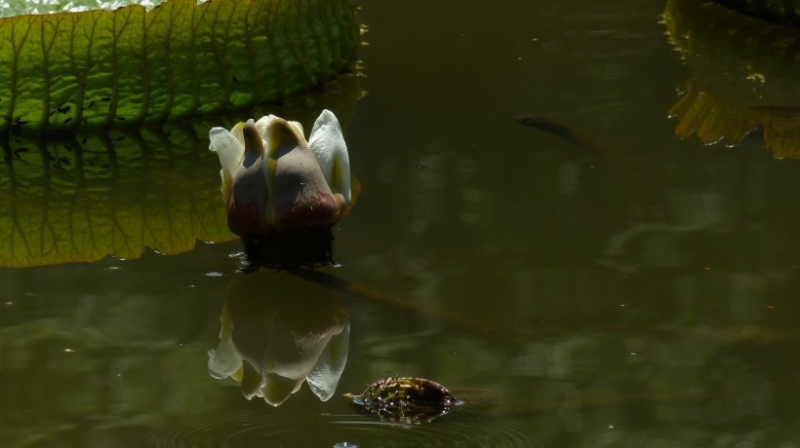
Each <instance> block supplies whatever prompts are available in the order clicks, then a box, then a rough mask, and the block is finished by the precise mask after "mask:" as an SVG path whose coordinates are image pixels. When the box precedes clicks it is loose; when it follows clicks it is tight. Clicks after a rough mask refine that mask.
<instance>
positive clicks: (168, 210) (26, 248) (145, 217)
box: [0, 75, 363, 267]
mask: <svg viewBox="0 0 800 448" xmlns="http://www.w3.org/2000/svg"><path fill="white" fill-rule="evenodd" d="M360 82H361V81H360V78H359V77H357V76H347V75H342V76H340V77H338V78H337V79H336V80H335V81H332V82H329V83H326V84H325V86H324V87H323V90H322V91H320V92H316V93H313V94H309V95H306V96H303V97H301V98H294V99H290V100H287V101H285V102H284V104H283V105H281V106H280V107H278V106H270V110H271V111H273V112H275V113H280V114H283V115H287V116H291V117H293V118H294V119H296V120H298V121H299V122H301V123H303V124H304V125H306V126H308V125H310V124H312V123H313V120H314V118H315V117H316V116H317V115H318V114H319V111H320V110H321V109H331V110H333V111H335V113H336V115H337V116H338V117H339V118H340V119H341V120H342V122H343V123H347V121H348V120H349V117H350V116H351V115H352V113H353V110H354V109H355V104H356V102H357V101H358V99H359V98H361V96H362V95H363V91H362V89H361V85H360ZM262 113H263V111H261V110H259V109H254V110H252V111H247V112H240V113H237V114H236V115H234V116H228V115H219V116H211V115H209V116H208V117H206V118H203V119H197V120H195V121H194V122H193V123H172V124H169V125H165V126H164V127H163V128H142V129H136V130H134V129H131V130H126V131H108V132H98V133H93V134H86V135H77V136H74V137H73V136H70V137H63V136H62V137H58V136H49V137H48V139H46V140H42V139H33V138H25V137H20V136H14V135H6V136H3V137H2V138H0V151H1V152H2V156H3V157H2V160H0V267H26V266H37V265H44V264H61V263H69V262H76V261H82V262H89V261H97V260H101V259H102V258H104V257H106V256H108V255H113V256H116V257H120V258H125V259H132V258H138V257H140V256H141V255H142V253H144V251H145V250H146V249H147V248H150V249H152V250H154V251H157V252H159V253H164V254H177V253H181V252H187V251H189V250H192V249H193V248H194V247H195V245H196V243H197V241H198V240H200V241H207V242H225V241H231V240H233V239H234V238H235V236H234V235H233V234H231V232H230V231H229V230H228V229H227V225H226V222H225V219H226V218H225V208H224V205H223V203H222V201H221V200H220V197H219V186H218V185H219V184H218V183H217V182H216V181H215V179H218V177H217V176H218V175H217V174H216V170H217V169H218V167H219V162H218V161H217V157H216V156H215V155H214V154H213V153H211V152H209V151H207V150H206V148H208V139H207V134H208V129H210V128H211V127H212V126H213V125H215V124H225V125H226V126H227V125H230V124H231V123H235V122H236V121H239V120H240V119H241V117H242V115H244V116H247V114H250V115H258V116H260V115H261V114H262Z"/></svg>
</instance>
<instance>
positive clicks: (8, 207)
mask: <svg viewBox="0 0 800 448" xmlns="http://www.w3.org/2000/svg"><path fill="white" fill-rule="evenodd" d="M202 141H203V140H202V139H201V138H200V137H199V136H198V135H197V134H195V133H194V132H193V130H192V129H174V130H172V131H171V132H170V134H169V135H167V134H166V133H158V134H155V133H153V134H139V133H135V134H108V135H103V136H93V137H89V138H86V139H83V140H81V141H77V140H68V141H64V142H59V143H55V142H53V143H42V142H35V141H30V140H23V139H13V138H12V139H11V140H10V141H5V142H3V143H4V152H5V155H6V160H7V162H6V163H5V164H4V165H0V167H2V171H0V229H2V236H0V265H2V266H31V265H39V264H54V263H64V262H69V261H94V260H99V259H101V258H103V257H105V256H107V255H110V254H113V255H116V256H118V257H122V258H136V257H139V256H140V255H141V254H142V252H143V251H144V249H145V248H146V247H150V248H152V249H155V250H157V251H159V252H163V253H168V254H173V253H179V252H185V251H188V250H190V249H192V248H193V247H194V245H195V243H196V241H197V240H198V239H200V240H205V241H226V240H230V239H232V235H231V234H230V233H229V232H228V230H227V226H226V224H225V213H224V210H223V209H222V207H221V206H220V201H219V193H218V191H217V188H215V187H216V182H215V181H216V179H215V173H214V168H215V165H216V160H215V158H214V157H213V155H211V156H209V155H207V154H205V152H202V151H198V150H197V147H198V146H201V145H202Z"/></svg>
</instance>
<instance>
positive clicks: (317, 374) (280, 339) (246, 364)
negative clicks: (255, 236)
mask: <svg viewBox="0 0 800 448" xmlns="http://www.w3.org/2000/svg"><path fill="white" fill-rule="evenodd" d="M220 322H221V329H220V334H219V336H220V342H219V345H218V346H217V348H216V350H210V351H209V360H208V372H209V374H210V375H211V376H212V377H214V378H218V379H224V378H227V377H231V378H234V379H235V380H237V381H240V382H241V389H242V393H243V394H244V396H245V397H246V398H247V399H248V400H249V399H251V398H253V397H254V396H258V397H262V398H263V399H264V400H265V401H266V402H267V403H269V404H271V405H272V406H279V405H280V404H281V403H283V402H284V401H286V399H287V398H289V396H290V395H291V394H293V393H295V392H297V390H299V389H300V386H301V385H302V384H303V381H306V382H307V383H308V385H309V387H310V388H311V390H312V391H313V392H314V394H315V395H317V396H318V397H319V398H320V400H322V401H327V400H328V399H330V398H331V397H332V396H333V394H334V392H335V391H336V387H337V385H338V383H339V378H340V377H341V375H342V372H343V371H344V367H345V364H346V362H347V352H348V344H349V339H350V319H349V316H348V314H347V311H346V310H345V309H344V307H343V306H342V304H341V302H339V301H338V300H337V299H335V298H333V297H332V296H330V294H329V293H328V291H327V290H325V289H324V288H322V287H319V286H317V285H315V284H312V283H307V282H303V281H301V280H299V279H296V278H294V277H289V276H284V275H280V274H278V275H276V274H274V273H272V272H268V271H261V272H258V273H253V274H249V275H247V276H244V277H242V278H240V279H238V280H237V281H235V282H234V283H233V284H231V286H230V287H229V290H228V297H227V300H226V302H225V307H224V308H223V311H222V315H221V316H220Z"/></svg>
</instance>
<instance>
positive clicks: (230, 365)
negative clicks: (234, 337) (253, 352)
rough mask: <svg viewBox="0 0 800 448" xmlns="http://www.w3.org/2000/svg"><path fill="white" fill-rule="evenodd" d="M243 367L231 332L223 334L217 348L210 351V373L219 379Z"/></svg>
mask: <svg viewBox="0 0 800 448" xmlns="http://www.w3.org/2000/svg"><path fill="white" fill-rule="evenodd" d="M241 367H242V358H241V357H239V354H238V353H236V348H234V346H233V341H231V336H230V334H228V335H225V336H223V338H222V340H221V341H219V345H218V346H217V349H216V350H209V351H208V374H209V375H211V377H212V378H216V379H218V380H221V379H225V378H228V377H229V376H231V375H233V374H234V373H236V371H238V370H239V369H240V368H241Z"/></svg>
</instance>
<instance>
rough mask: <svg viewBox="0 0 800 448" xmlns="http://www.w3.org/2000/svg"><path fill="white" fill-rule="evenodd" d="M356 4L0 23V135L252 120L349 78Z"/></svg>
mask: <svg viewBox="0 0 800 448" xmlns="http://www.w3.org/2000/svg"><path fill="white" fill-rule="evenodd" d="M360 31H361V27H360V25H359V24H358V22H357V21H356V19H355V6H354V5H353V4H352V2H351V1H350V0H293V1H280V0H214V1H207V2H205V3H201V4H197V3H196V2H195V0H169V1H166V2H164V3H162V4H161V5H159V6H157V7H155V8H153V9H151V10H149V11H147V10H146V9H145V8H144V7H143V6H140V5H131V6H126V7H123V8H119V9H117V10H114V11H105V10H92V11H83V12H75V13H59V14H41V15H21V16H15V17H8V18H2V19H0V130H9V129H13V130H15V131H19V132H25V133H36V134H40V133H44V132H48V133H53V132H58V133H73V132H75V131H76V130H78V129H102V128H108V127H133V126H139V125H147V124H160V123H163V122H165V121H169V120H178V119H181V118H186V117H192V116H198V115H209V114H217V113H221V112H224V111H230V110H244V109H247V108H250V107H253V106H255V105H258V104H264V103H270V102H277V101H281V100H283V99H285V98H288V97H291V96H296V95H299V94H301V93H304V92H308V91H309V90H313V89H316V88H318V87H319V86H321V85H322V84H323V83H324V82H325V81H327V80H330V79H332V78H334V77H335V76H336V75H337V74H340V73H342V72H344V71H346V70H348V68H349V67H350V65H351V64H352V62H353V60H354V58H355V56H356V52H357V49H358V47H359V45H360Z"/></svg>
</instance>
